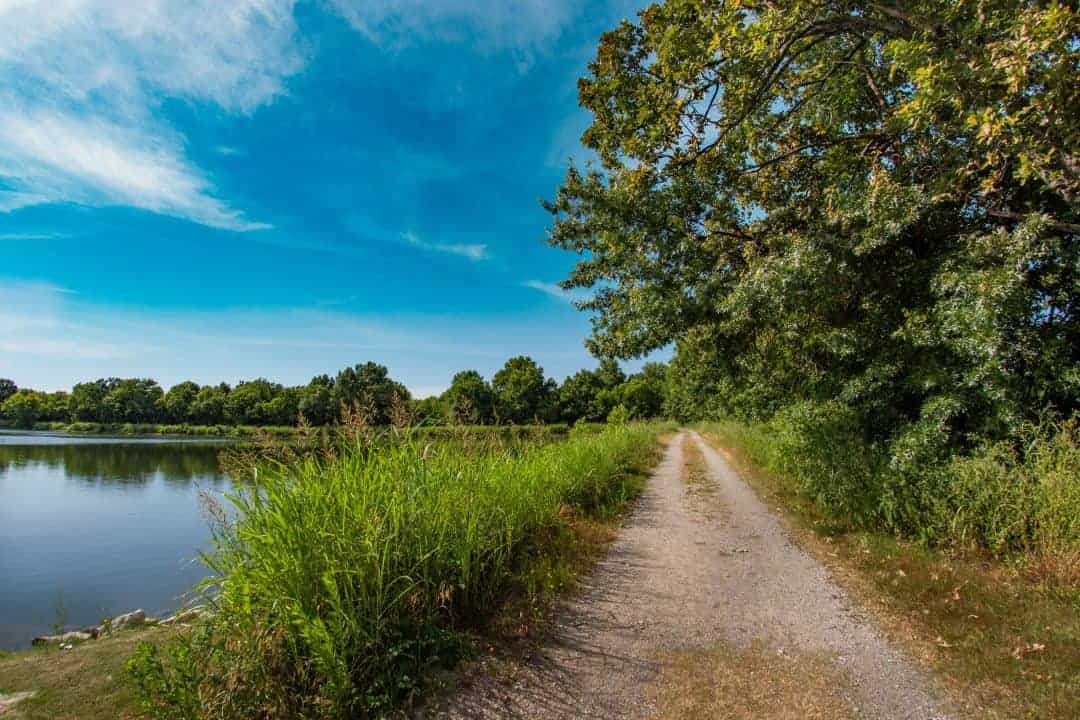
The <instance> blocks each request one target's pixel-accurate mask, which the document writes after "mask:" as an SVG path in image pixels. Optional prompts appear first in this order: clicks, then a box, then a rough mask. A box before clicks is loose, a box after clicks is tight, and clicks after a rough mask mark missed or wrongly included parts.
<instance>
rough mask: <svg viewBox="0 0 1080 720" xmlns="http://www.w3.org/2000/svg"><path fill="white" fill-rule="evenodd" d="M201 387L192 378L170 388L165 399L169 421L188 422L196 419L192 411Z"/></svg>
mask: <svg viewBox="0 0 1080 720" xmlns="http://www.w3.org/2000/svg"><path fill="white" fill-rule="evenodd" d="M200 389H201V388H199V384H198V383H194V382H192V381H190V380H185V381H184V382H182V383H179V384H177V385H173V386H172V387H171V388H169V391H168V392H167V393H165V400H164V408H165V415H166V417H167V418H168V421H169V422H174V423H186V422H191V421H192V420H193V419H194V416H193V415H192V412H191V411H192V408H193V406H194V405H195V398H197V397H198V396H199V390H200Z"/></svg>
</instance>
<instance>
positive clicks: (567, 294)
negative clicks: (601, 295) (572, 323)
mask: <svg viewBox="0 0 1080 720" xmlns="http://www.w3.org/2000/svg"><path fill="white" fill-rule="evenodd" d="M522 285H524V286H525V287H528V288H532V289H533V290H539V291H540V292H542V293H544V294H545V295H548V296H550V297H553V298H555V299H556V300H561V301H562V302H566V303H575V302H581V301H582V300H587V299H588V298H589V295H588V293H587V292H586V291H584V290H581V289H577V290H564V289H563V288H561V287H559V286H558V285H557V284H555V283H549V282H543V281H542V280H529V281H527V282H524V283H522Z"/></svg>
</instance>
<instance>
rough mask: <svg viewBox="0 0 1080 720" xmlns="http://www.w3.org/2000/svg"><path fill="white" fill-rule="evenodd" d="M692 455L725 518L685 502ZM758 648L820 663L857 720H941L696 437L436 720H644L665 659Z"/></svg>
mask: <svg viewBox="0 0 1080 720" xmlns="http://www.w3.org/2000/svg"><path fill="white" fill-rule="evenodd" d="M684 437H686V438H688V439H689V440H690V441H691V442H693V443H695V444H696V445H697V446H698V447H699V448H700V450H701V452H702V455H703V457H704V461H705V465H706V467H707V470H708V481H709V482H710V483H711V484H712V485H713V488H711V489H712V491H713V492H714V493H715V494H716V496H715V498H713V499H714V500H717V501H719V503H720V504H721V507H722V508H723V511H722V512H718V513H701V512H695V511H694V510H693V503H692V502H688V498H687V492H688V491H687V487H686V484H685V483H684V482H683V479H682V475H683V464H684V463H683V450H682V440H683V438H684ZM718 643H724V644H726V645H727V646H733V647H735V648H747V647H750V646H751V645H754V646H764V647H767V648H770V650H773V649H774V650H775V651H776V652H781V653H782V652H785V651H787V652H794V653H815V654H825V655H827V656H828V657H829V658H831V661H832V662H833V663H834V664H835V665H836V667H837V668H838V669H839V670H840V671H841V672H842V673H843V674H844V675H845V676H846V679H847V682H846V684H845V687H844V688H843V689H842V690H840V692H841V693H842V694H843V696H844V699H845V700H846V701H847V703H848V704H849V705H850V706H851V708H852V710H853V711H854V714H856V716H858V717H867V718H889V719H892V718H897V719H905V720H929V719H931V718H946V717H948V715H947V714H946V713H945V712H944V711H943V710H942V709H941V706H940V705H939V704H938V703H937V702H936V701H935V696H936V695H937V693H936V692H934V691H933V690H931V688H932V682H931V681H930V680H929V678H927V677H926V676H924V675H923V674H922V673H920V672H919V671H917V670H916V669H915V668H914V667H913V666H912V665H911V664H910V663H909V662H908V661H907V660H906V659H905V658H904V657H903V655H902V654H901V653H900V652H899V651H898V650H896V649H895V648H893V647H891V646H890V645H889V644H888V643H887V641H886V640H885V639H884V638H883V636H882V635H881V633H880V632H879V631H878V630H877V629H876V628H875V627H874V625H873V624H872V621H871V620H870V619H869V618H868V617H867V616H866V615H865V614H864V613H862V612H860V611H859V610H858V609H856V607H855V606H854V605H853V604H852V603H851V602H850V601H849V600H848V598H847V596H846V594H845V593H844V592H843V591H842V590H841V589H840V588H839V587H838V586H837V585H836V584H834V583H833V582H832V581H831V580H830V579H829V577H828V574H827V573H826V571H825V569H824V568H823V567H822V566H821V565H820V564H819V563H818V562H817V561H815V560H813V559H812V558H811V557H810V556H808V555H807V554H806V553H804V552H803V551H802V550H800V549H799V548H797V547H795V546H794V545H793V544H792V542H791V540H790V538H789V536H788V533H787V531H786V530H785V529H784V528H783V526H782V525H781V524H780V522H779V521H778V520H777V518H776V517H775V516H774V515H773V514H772V513H770V512H769V510H768V509H767V508H766V507H765V505H763V504H762V503H761V501H760V500H759V499H758V498H757V496H756V495H755V494H754V492H753V491H752V490H751V489H750V488H749V487H748V486H747V485H746V484H745V482H743V480H742V479H741V478H740V477H739V476H738V474H737V473H736V472H735V471H734V470H733V469H732V468H731V467H730V466H729V465H728V463H727V462H726V461H725V460H724V458H723V457H722V456H721V455H720V454H719V453H717V452H716V451H715V450H713V449H712V448H711V447H709V446H708V444H707V443H705V442H704V441H703V440H702V438H701V437H700V436H699V435H698V434H697V433H693V432H691V433H680V434H679V435H678V436H676V437H675V438H674V440H672V441H671V442H670V443H669V444H668V446H667V448H666V450H665V452H664V457H663V459H662V461H661V462H660V464H659V465H658V466H657V467H656V469H655V471H654V472H653V474H652V476H651V478H650V480H649V482H648V484H647V485H646V488H645V490H644V492H643V494H642V497H641V499H640V501H639V502H638V504H637V505H636V507H635V509H634V510H633V512H631V513H630V514H629V515H628V516H627V518H626V520H625V523H624V527H623V528H622V529H621V531H620V532H619V536H618V539H617V540H615V542H614V543H613V544H612V545H611V548H610V550H609V552H608V553H607V555H606V556H605V558H604V559H603V560H601V561H600V563H599V564H598V566H597V568H596V569H595V571H594V572H592V573H591V574H590V576H589V577H588V578H587V579H586V580H585V582H584V587H583V588H582V591H581V592H578V593H575V594H574V595H573V596H572V597H571V598H569V599H568V600H566V601H565V602H564V603H562V604H561V606H560V607H559V608H558V610H557V611H556V613H555V620H554V623H553V627H552V629H551V633H550V638H548V639H546V640H545V642H544V643H543V644H542V646H541V647H540V648H539V649H538V652H537V653H534V654H533V655H532V657H531V658H529V659H528V660H525V661H517V660H515V661H509V660H498V659H494V658H493V659H491V660H490V661H489V662H488V663H486V664H484V665H483V667H482V668H480V669H474V671H473V672H471V673H469V675H468V676H467V677H466V678H465V679H464V686H463V688H462V689H461V690H460V691H458V692H457V693H455V694H454V695H453V696H451V697H449V698H448V699H446V700H445V701H444V702H442V703H440V707H439V708H438V709H436V710H431V711H428V713H427V715H428V716H429V717H438V718H447V719H450V718H453V719H457V718H461V719H462V720H464V719H465V718H491V719H494V718H537V719H543V720H547V719H560V720H562V719H567V720H569V719H570V718H611V719H613V720H614V719H620V720H621V719H623V718H627V719H629V718H648V717H650V716H651V715H653V714H654V712H656V710H657V709H656V708H654V707H652V706H651V704H650V703H651V702H652V698H653V697H654V696H655V695H654V693H650V691H649V689H650V687H652V686H653V685H654V684H655V683H656V682H657V680H658V677H659V675H660V673H661V670H662V665H661V663H662V660H661V658H662V657H663V654H664V653H665V652H667V651H673V650H674V651H681V650H695V649H705V650H707V649H709V648H714V647H716V646H717V644H718Z"/></svg>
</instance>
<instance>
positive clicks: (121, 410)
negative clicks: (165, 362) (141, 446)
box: [99, 378, 165, 423]
mask: <svg viewBox="0 0 1080 720" xmlns="http://www.w3.org/2000/svg"><path fill="white" fill-rule="evenodd" d="M164 396H165V393H164V392H163V391H162V389H161V386H160V385H158V384H157V381H155V380H151V379H149V378H129V379H126V380H119V379H113V380H110V381H108V383H107V391H106V393H105V397H104V398H103V399H102V406H101V411H100V413H99V416H100V417H101V419H102V420H103V421H104V422H126V423H146V422H155V421H156V420H158V418H159V411H160V408H161V406H162V402H163V400H164Z"/></svg>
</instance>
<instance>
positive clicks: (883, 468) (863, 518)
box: [704, 404, 1080, 557]
mask: <svg viewBox="0 0 1080 720" xmlns="http://www.w3.org/2000/svg"><path fill="white" fill-rule="evenodd" d="M704 428H705V429H706V430H709V431H711V432H714V433H716V434H718V435H720V436H721V437H722V438H723V439H724V440H725V441H726V442H729V443H731V444H733V445H735V446H737V447H739V448H740V449H742V450H743V451H744V452H745V453H746V455H747V456H748V457H749V458H750V460H752V461H753V462H754V463H755V464H757V465H759V466H761V467H763V468H764V469H765V470H767V471H769V472H770V473H772V474H773V475H775V476H777V477H779V478H780V479H781V480H783V481H784V482H786V483H787V484H788V486H789V487H790V488H791V489H792V490H794V491H796V492H798V493H800V494H801V495H803V496H805V497H808V498H810V499H811V500H813V501H814V503H815V504H816V505H817V506H818V507H819V508H820V509H822V510H823V511H824V512H825V513H826V515H827V516H829V517H831V518H832V519H834V520H835V521H837V522H840V523H847V524H850V525H853V526H856V527H859V528H863V529H870V530H884V531H886V532H888V533H893V534H896V535H900V536H906V537H914V538H918V539H920V540H923V541H925V542H927V543H929V544H934V545H945V546H948V545H951V546H964V547H972V546H975V547H980V548H984V549H986V550H989V551H990V552H992V553H994V554H996V555H999V556H1004V555H1008V554H1010V553H1014V552H1024V553H1030V552H1032V551H1035V552H1038V553H1050V554H1055V553H1057V554H1061V555H1062V557H1076V556H1077V555H1076V553H1077V552H1078V551H1080V432H1078V428H1077V424H1076V422H1065V423H1051V422H1047V423H1045V424H1043V425H1040V426H1032V427H1028V428H1027V429H1026V430H1025V431H1024V433H1023V435H1022V436H1021V437H1020V438H1018V440H1016V441H1013V442H1002V443H999V444H996V445H992V446H987V447H981V448H977V449H975V450H973V451H971V452H969V453H964V454H956V455H952V456H944V457H937V458H935V457H929V454H927V455H928V456H920V455H919V454H918V453H915V461H912V462H897V447H896V445H895V444H894V445H892V446H890V445H886V444H881V445H870V444H867V443H866V442H864V441H862V440H861V439H860V436H859V434H858V432H857V430H856V428H855V426H854V425H853V424H852V423H851V422H847V421H845V415H844V413H843V411H842V409H838V408H836V407H834V406H833V405H831V404H825V405H811V404H801V405H795V406H792V407H790V408H787V409H785V410H783V411H781V412H779V413H777V415H775V416H774V417H773V418H772V419H771V420H769V421H767V422H761V423H741V422H735V421H729V422H717V423H707V424H706V425H705V426H704Z"/></svg>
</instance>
